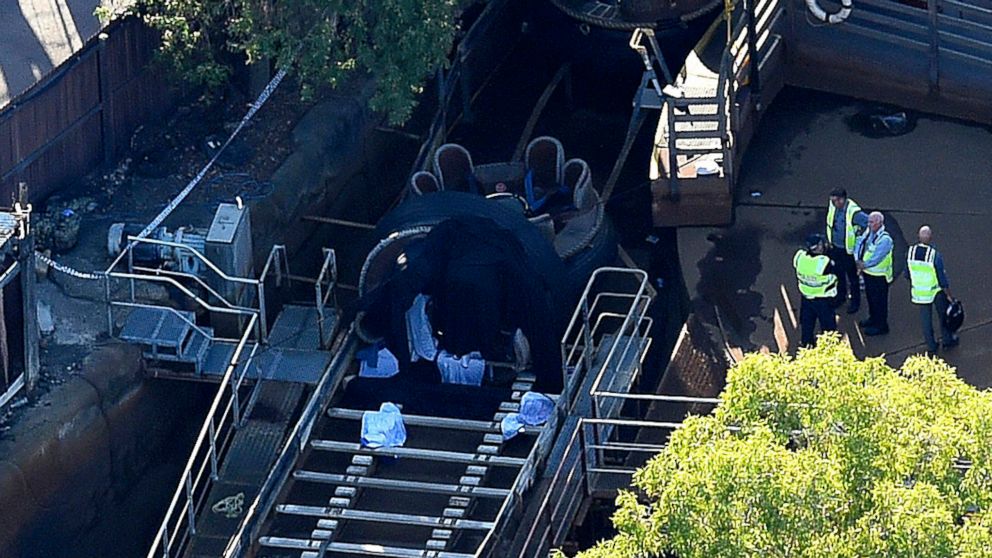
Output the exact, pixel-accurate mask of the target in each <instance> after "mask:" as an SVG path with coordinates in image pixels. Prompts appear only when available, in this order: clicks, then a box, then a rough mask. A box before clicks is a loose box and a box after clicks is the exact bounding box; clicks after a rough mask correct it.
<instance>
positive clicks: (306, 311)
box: [269, 305, 337, 350]
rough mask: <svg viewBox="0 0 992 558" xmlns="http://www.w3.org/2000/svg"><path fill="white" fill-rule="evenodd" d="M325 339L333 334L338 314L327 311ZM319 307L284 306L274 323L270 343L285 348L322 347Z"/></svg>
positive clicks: (309, 348) (313, 348) (310, 348)
mask: <svg viewBox="0 0 992 558" xmlns="http://www.w3.org/2000/svg"><path fill="white" fill-rule="evenodd" d="M324 315H325V322H324V337H325V339H324V341H325V343H326V342H327V341H328V340H329V339H330V338H331V336H332V335H333V331H334V329H335V326H336V324H337V314H336V313H334V312H333V311H330V310H326V311H325V314H324ZM318 320H319V315H318V314H317V309H316V308H315V307H312V306H295V305H287V306H284V307H283V309H282V312H280V313H279V316H278V317H277V318H276V321H275V323H274V324H273V325H272V331H271V332H270V333H269V344H270V345H272V346H273V347H280V348H284V349H303V350H317V349H319V348H320V345H321V343H320V327H319V325H318Z"/></svg>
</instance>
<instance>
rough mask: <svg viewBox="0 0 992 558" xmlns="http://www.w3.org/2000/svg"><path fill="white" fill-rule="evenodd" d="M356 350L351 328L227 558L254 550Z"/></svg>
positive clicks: (249, 508) (340, 341)
mask: <svg viewBox="0 0 992 558" xmlns="http://www.w3.org/2000/svg"><path fill="white" fill-rule="evenodd" d="M357 346H358V335H357V334H356V333H355V325H354V324H352V326H351V328H349V330H348V331H347V332H345V333H342V334H341V335H339V336H338V340H337V341H336V342H335V343H334V344H333V346H332V353H333V354H334V358H333V359H332V360H331V362H330V364H328V366H327V369H328V370H327V372H325V373H324V374H322V375H321V379H320V381H319V382H318V383H317V386H316V387H315V388H314V391H313V393H312V394H311V395H310V399H309V400H308V401H307V404H306V407H305V408H304V409H303V413H302V414H301V415H300V419H299V420H298V421H297V422H296V426H294V427H293V431H292V432H291V433H290V435H289V437H288V438H287V439H286V442H285V444H284V445H283V449H282V451H281V452H280V453H279V457H277V458H276V461H275V464H274V465H273V466H272V469H271V470H270V472H269V475H268V477H267V478H266V479H265V482H264V483H263V484H262V488H261V489H260V490H259V492H258V495H257V496H256V497H255V499H254V500H253V501H252V502H251V504H250V505H248V506H246V510H247V511H246V513H245V514H244V517H243V518H242V519H241V523H240V524H239V525H238V528H237V530H236V532H235V535H234V536H233V537H231V540H230V541H229V542H228V545H227V549H226V550H225V551H224V557H225V558H233V557H240V556H243V555H244V554H245V553H246V552H247V551H248V549H249V548H251V544H252V541H253V540H254V539H255V537H257V535H258V531H259V529H260V528H261V527H262V522H263V521H264V520H265V517H266V516H267V515H268V513H269V510H271V508H272V506H273V505H274V504H275V501H276V498H277V497H278V495H279V490H280V488H281V487H282V486H283V485H284V484H285V482H286V479H288V478H289V475H290V473H291V472H292V470H293V465H294V464H295V463H296V461H297V459H298V458H299V457H300V455H301V454H302V453H303V452H304V451H305V450H306V449H307V444H308V443H309V442H310V434H311V432H312V431H313V427H314V425H315V424H316V423H317V420H318V419H319V418H320V416H321V413H322V412H323V410H324V408H326V407H327V403H328V402H329V401H330V398H331V396H332V395H333V394H334V391H335V390H336V389H337V387H338V386H339V385H340V383H341V380H342V378H343V377H344V374H343V372H344V370H345V369H346V368H347V367H348V366H349V365H350V364H351V359H352V357H353V356H354V353H355V349H356V348H357ZM149 558H151V556H149Z"/></svg>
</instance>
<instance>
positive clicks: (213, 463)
mask: <svg viewBox="0 0 992 558" xmlns="http://www.w3.org/2000/svg"><path fill="white" fill-rule="evenodd" d="M208 420H209V421H210V478H211V479H213V480H217V443H216V440H217V429H216V427H215V426H214V417H213V416H211V417H208Z"/></svg>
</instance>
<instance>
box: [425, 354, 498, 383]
mask: <svg viewBox="0 0 992 558" xmlns="http://www.w3.org/2000/svg"><path fill="white" fill-rule="evenodd" d="M437 368H438V370H440V371H441V381H442V382H443V383H445V384H462V385H469V386H481V385H482V377H483V376H485V374H486V361H485V359H483V358H482V354H481V353H479V352H477V351H473V352H471V353H469V354H467V355H465V356H463V357H461V358H458V357H457V356H455V355H453V354H451V353H449V352H448V351H444V350H442V351H441V352H440V353H438V355H437Z"/></svg>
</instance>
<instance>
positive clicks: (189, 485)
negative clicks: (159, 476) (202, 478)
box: [186, 472, 196, 535]
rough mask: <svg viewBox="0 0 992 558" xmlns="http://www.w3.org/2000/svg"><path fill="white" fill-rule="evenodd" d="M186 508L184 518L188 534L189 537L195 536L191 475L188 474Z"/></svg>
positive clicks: (190, 473)
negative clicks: (187, 525)
mask: <svg viewBox="0 0 992 558" xmlns="http://www.w3.org/2000/svg"><path fill="white" fill-rule="evenodd" d="M186 507H187V509H188V513H187V514H186V518H187V519H188V520H189V532H190V534H191V535H195V534H196V515H195V514H196V511H195V507H196V506H194V505H193V473H192V472H189V473H187V475H186Z"/></svg>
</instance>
